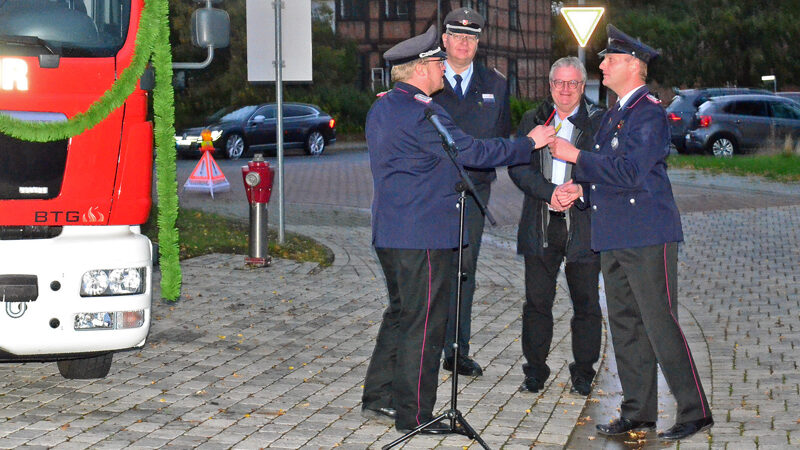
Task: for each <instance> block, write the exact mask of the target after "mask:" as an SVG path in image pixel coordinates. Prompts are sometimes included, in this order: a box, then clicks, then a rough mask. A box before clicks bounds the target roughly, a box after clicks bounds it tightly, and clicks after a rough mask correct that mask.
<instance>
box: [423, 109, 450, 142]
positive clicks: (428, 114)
mask: <svg viewBox="0 0 800 450" xmlns="http://www.w3.org/2000/svg"><path fill="white" fill-rule="evenodd" d="M425 118H427V119H428V121H429V122H430V123H432V124H433V127H434V128H436V131H438V132H439V136H441V137H442V140H443V141H444V143H445V145H447V146H448V147H450V148H455V146H456V141H454V140H453V136H451V135H450V132H449V131H447V128H445V127H444V125H442V122H440V121H439V116H437V115H436V114H434V113H433V110H432V109H430V108H427V109H425Z"/></svg>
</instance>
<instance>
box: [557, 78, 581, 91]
mask: <svg viewBox="0 0 800 450" xmlns="http://www.w3.org/2000/svg"><path fill="white" fill-rule="evenodd" d="M550 84H552V85H553V87H554V88H556V89H561V88H562V87H564V85H567V87H568V88H569V90H571V91H574V90H575V89H578V86H580V85H581V84H583V81H578V80H569V81H566V80H550Z"/></svg>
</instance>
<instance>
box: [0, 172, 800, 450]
mask: <svg viewBox="0 0 800 450" xmlns="http://www.w3.org/2000/svg"><path fill="white" fill-rule="evenodd" d="M671 175H672V173H671ZM678 178H681V177H679V176H674V180H675V181H676V183H680V182H681V181H679V180H678ZM685 180H686V183H695V182H696V181H695V180H693V179H692V177H691V173H690V174H687V175H686V178H685ZM717 182H719V181H717ZM729 187H731V189H733V190H732V191H731V192H732V193H733V194H732V195H735V193H736V189H737V187H736V185H735V183H730V185H729ZM741 187H742V186H741V185H739V188H741ZM790 189H791V187H790ZM787 195H793V194H792V192H789V194H787ZM221 203H222V202H217V203H216V205H217V206H220V205H221ZM797 203H800V201H798V202H797ZM754 206H757V205H754ZM297 210H298V211H300V212H298V213H296V214H298V215H300V214H301V213H303V212H304V211H306V212H308V214H309V215H310V217H311V219H310V220H304V221H301V222H299V223H302V224H303V225H292V222H290V223H289V224H288V226H287V229H288V230H289V231H293V232H299V233H302V234H305V235H308V236H311V237H313V238H315V239H317V240H319V241H320V242H322V243H323V244H325V245H327V246H328V247H330V248H331V249H332V250H333V251H334V253H335V258H336V259H335V261H334V264H333V266H332V267H329V268H325V269H323V270H319V268H318V267H316V266H315V265H313V264H300V263H296V262H293V261H287V260H276V261H275V264H274V265H273V266H272V267H270V268H266V269H246V268H245V267H244V265H243V256H241V255H238V256H234V255H219V254H214V255H206V256H203V257H199V258H194V259H192V260H188V261H185V262H184V263H183V264H182V267H183V271H184V281H183V290H182V298H181V300H180V301H179V302H178V303H176V304H165V303H162V302H159V301H156V302H154V313H153V324H152V330H151V334H150V337H149V339H148V343H147V345H146V347H145V348H144V349H142V350H141V351H138V352H128V353H123V354H118V355H116V356H115V361H114V365H113V367H112V369H111V370H112V371H111V374H110V375H109V376H108V378H106V379H102V380H84V381H79V380H64V379H62V378H61V377H60V376H59V375H58V371H57V369H56V367H55V364H6V365H0V374H2V377H0V380H2V381H0V448H16V447H27V448H57V449H73V448H90V447H91V448H108V449H118V448H125V447H130V448H161V447H165V446H173V447H177V448H208V449H220V448H241V449H251V448H252V449H256V448H266V447H269V448H291V449H294V448H309V449H318V448H324V449H328V448H334V447H337V448H347V449H363V448H379V447H380V446H382V445H385V444H387V443H388V442H391V441H392V440H394V439H396V438H397V437H399V436H400V434H399V433H397V432H396V431H394V429H393V428H390V427H388V426H384V425H380V424H378V423H376V422H373V421H367V420H364V419H363V418H362V417H361V415H360V397H361V391H362V384H363V380H364V374H365V372H366V367H367V364H368V361H369V357H370V354H371V352H372V348H373V343H374V337H375V335H376V334H377V330H378V326H379V323H380V319H381V314H382V312H383V308H384V307H385V303H386V300H385V296H386V294H385V286H384V282H383V277H382V273H381V271H380V268H379V265H378V263H377V259H376V258H375V255H374V253H373V251H372V250H371V248H370V245H369V243H370V229H369V222H368V216H367V219H365V217H364V215H365V214H368V211H365V210H363V209H360V208H352V209H345V210H339V211H338V212H337V213H336V215H335V218H331V216H332V215H333V214H332V213H331V211H330V210H329V209H328V210H326V209H325V208H324V207H322V206H316V207H315V206H309V205H306V206H304V207H303V208H298V209H297ZM326 211H327V212H326ZM242 213H246V210H245V211H243V212H242ZM323 217H326V220H321V219H322V218H323ZM317 219H320V220H317ZM683 225H684V232H685V235H686V242H685V244H683V245H682V246H681V250H680V266H679V276H680V279H679V288H680V292H679V301H680V304H681V308H680V320H681V324H682V326H683V329H684V332H685V333H686V335H687V338H688V340H689V342H690V346H691V348H692V351H693V353H694V357H695V359H696V362H697V363H698V366H699V372H700V374H701V376H702V381H703V383H704V385H705V389H706V392H707V394H708V396H709V401H710V402H711V407H712V409H713V412H714V418H715V421H716V425H715V426H714V428H712V429H711V432H710V433H701V434H699V435H697V436H695V437H693V438H692V439H690V440H687V441H684V442H681V443H680V448H681V449H686V448H736V449H740V448H744V449H748V448H753V449H756V448H759V449H768V448H774V449H778V448H789V447H800V413H799V412H798V411H800V371H798V368H797V361H798V360H800V333H798V329H799V328H800V315H798V313H797V311H800V270H798V266H799V264H798V262H800V206H799V205H797V204H795V205H793V206H780V207H771V208H764V209H740V210H727V211H707V212H694V213H687V214H684V215H683ZM515 232H516V228H515V227H514V226H512V225H507V226H505V227H500V228H495V229H493V230H492V234H491V235H490V236H489V237H487V238H486V241H485V243H484V246H483V247H482V252H481V259H480V262H479V265H478V279H477V283H478V289H477V292H476V294H475V305H474V308H473V324H472V329H473V339H472V348H473V350H474V356H475V359H476V360H477V361H479V362H480V363H481V364H482V365H483V366H484V368H485V374H484V376H483V377H480V378H469V377H460V378H459V380H460V386H459V388H460V395H459V409H460V410H461V411H462V413H464V416H465V418H466V420H467V421H468V422H469V423H470V424H471V425H472V426H473V427H474V428H475V429H476V430H477V431H478V432H479V434H480V435H481V436H482V437H483V439H484V440H485V441H486V442H487V443H488V444H489V446H490V447H491V448H493V449H499V448H508V449H518V448H519V449H522V448H529V447H531V446H536V447H544V448H564V447H566V448H574V449H586V448H590V449H591V448H677V445H674V444H673V445H664V444H661V443H658V442H656V440H655V435H654V433H650V434H649V435H647V438H649V439H647V440H646V441H642V442H635V441H632V440H630V438H626V439H628V440H629V442H625V439H606V438H604V437H600V436H597V435H596V434H595V433H594V425H595V424H596V422H597V421H598V420H605V419H607V418H610V417H613V416H616V415H617V414H618V411H617V410H616V408H617V406H618V403H619V398H618V397H619V385H618V381H617V379H616V376H615V368H614V367H613V357H612V353H611V351H612V348H611V346H610V345H608V343H607V337H608V335H607V331H606V332H604V344H603V345H604V349H605V351H604V359H603V361H602V366H601V368H600V374H601V375H600V377H599V379H598V385H597V386H596V387H595V390H594V392H593V394H592V395H591V396H590V397H589V398H588V399H585V398H583V397H580V396H577V395H573V394H570V393H569V371H568V368H567V365H568V363H569V358H570V356H569V355H570V335H569V320H570V318H571V306H570V301H569V299H568V296H567V292H566V283H565V281H564V279H563V273H562V275H561V277H562V278H561V280H560V283H559V289H558V293H557V297H556V303H555V306H554V311H553V313H554V321H555V330H554V339H553V349H552V352H551V355H550V357H549V361H548V362H549V364H550V366H551V368H552V375H551V378H550V379H549V380H548V381H547V383H546V386H545V389H544V391H543V392H540V393H539V395H535V394H530V393H521V392H518V391H517V388H518V386H519V384H520V383H521V382H522V379H523V376H522V362H523V361H522V351H521V347H520V345H521V344H520V342H519V338H520V331H521V322H520V320H521V319H520V316H521V307H522V299H523V297H524V285H523V279H522V274H523V264H522V261H521V259H519V258H518V257H517V256H516V255H515V254H514V241H515ZM154 285H155V286H156V287H157V286H158V280H154ZM154 298H159V296H158V293H157V292H156V294H155V295H154ZM448 374H449V373H448V372H441V385H440V389H439V393H438V401H437V406H438V407H440V408H446V407H447V403H446V402H447V400H448V399H449V393H450V391H449V389H450V383H449V378H448V376H447V375H448ZM661 393H662V405H663V407H664V411H663V413H662V414H661V415H660V416H659V423H658V428H659V429H665V428H667V427H669V426H671V425H672V422H673V420H674V412H673V409H674V406H673V405H672V402H671V397H669V395H668V392H667V391H666V388H665V387H663V386H662V387H661ZM433 447H436V448H444V449H456V448H465V447H469V448H479V447H478V446H477V445H475V444H474V443H473V442H471V441H470V440H468V439H467V438H465V437H464V436H460V435H454V436H446V437H430V436H415V437H414V438H412V439H411V440H410V441H408V443H407V444H406V445H405V446H404V447H403V448H414V449H416V448H424V449H427V448H433Z"/></svg>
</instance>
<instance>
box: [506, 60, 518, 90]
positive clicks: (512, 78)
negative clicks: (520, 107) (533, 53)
mask: <svg viewBox="0 0 800 450" xmlns="http://www.w3.org/2000/svg"><path fill="white" fill-rule="evenodd" d="M517 84H519V82H518V80H517V60H516V59H509V60H508V93H509V95H511V96H512V97H516V96H517V92H519V89H518V86H517Z"/></svg>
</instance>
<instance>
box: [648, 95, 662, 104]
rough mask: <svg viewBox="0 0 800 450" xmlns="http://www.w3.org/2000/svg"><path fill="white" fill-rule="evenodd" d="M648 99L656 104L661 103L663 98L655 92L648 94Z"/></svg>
mask: <svg viewBox="0 0 800 450" xmlns="http://www.w3.org/2000/svg"><path fill="white" fill-rule="evenodd" d="M647 99H648V100H650V102H652V103H655V104H656V105H659V104H661V100H659V99H657V98H656V97H655V96H654V95H653V94H647Z"/></svg>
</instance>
